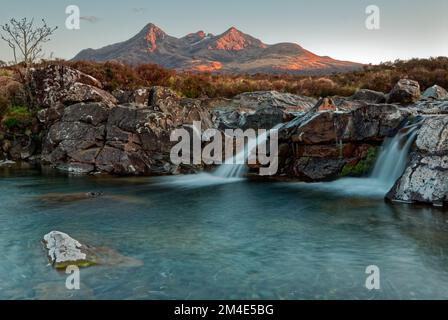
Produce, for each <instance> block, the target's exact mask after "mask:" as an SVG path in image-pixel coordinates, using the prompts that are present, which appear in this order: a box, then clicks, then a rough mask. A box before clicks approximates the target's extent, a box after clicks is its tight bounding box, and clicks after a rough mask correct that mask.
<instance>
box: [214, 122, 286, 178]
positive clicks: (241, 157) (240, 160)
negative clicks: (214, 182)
mask: <svg viewBox="0 0 448 320" xmlns="http://www.w3.org/2000/svg"><path fill="white" fill-rule="evenodd" d="M282 125H283V124H279V125H277V126H275V127H274V128H272V129H271V130H278V129H279V128H280V127H281V126H282ZM269 134H270V130H266V132H265V133H263V134H260V135H259V136H258V137H256V138H255V139H250V140H249V141H248V142H247V145H245V147H243V148H242V150H241V151H240V152H238V153H237V154H236V155H235V156H233V157H232V158H230V159H227V160H226V163H224V164H222V165H221V166H220V167H219V168H218V169H217V170H215V172H214V173H213V175H215V176H218V177H222V178H241V177H243V176H244V175H245V174H246V173H247V171H248V167H247V165H246V162H247V160H248V158H249V155H250V154H251V153H252V152H253V151H255V149H256V148H257V147H258V146H259V145H260V144H262V143H265V142H266V141H267V140H268V138H269Z"/></svg>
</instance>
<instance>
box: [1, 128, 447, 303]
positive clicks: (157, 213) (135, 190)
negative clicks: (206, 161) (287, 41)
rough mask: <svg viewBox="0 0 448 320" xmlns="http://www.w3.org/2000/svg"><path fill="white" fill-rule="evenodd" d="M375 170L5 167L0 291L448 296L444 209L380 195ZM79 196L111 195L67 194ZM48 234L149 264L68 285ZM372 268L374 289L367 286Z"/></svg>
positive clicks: (96, 272) (74, 295) (383, 182)
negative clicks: (255, 174)
mask: <svg viewBox="0 0 448 320" xmlns="http://www.w3.org/2000/svg"><path fill="white" fill-rule="evenodd" d="M408 132H409V134H406V137H405V136H403V137H402V138H400V139H401V140H402V142H403V143H401V144H400V145H401V148H407V147H408V146H407V143H406V142H407V139H412V138H413V137H412V132H413V131H412V130H409V131H408ZM394 143H395V142H394V141H393V140H392V141H390V142H388V144H386V146H389V147H386V148H385V150H384V151H383V152H382V154H381V156H380V157H379V159H382V160H381V161H386V162H387V161H388V160H387V159H388V157H389V156H388V155H387V153H388V152H389V151H390V150H388V148H390V146H392V145H394ZM402 151H403V152H407V151H406V150H405V149H403V150H402ZM391 157H392V158H393V157H395V156H391ZM379 161H380V160H379ZM383 169H384V170H386V169H387V170H391V172H393V171H394V170H395V168H392V166H391V167H390V168H389V167H388V166H383ZM397 170H398V169H397ZM380 171H381V170H380ZM380 173H381V172H380ZM380 173H379V172H378V171H376V173H375V174H374V175H373V176H372V177H371V178H369V179H343V180H339V181H336V182H332V183H316V184H304V183H268V182H255V181H250V180H245V179H243V178H242V177H233V178H223V177H221V176H219V175H217V174H216V173H214V174H207V173H203V174H199V175H195V176H180V177H160V178H112V177H107V178H105V177H92V176H89V177H81V176H66V175H62V174H58V173H56V172H53V171H46V172H41V171H39V170H13V169H8V168H0V177H1V178H0V190H1V192H0V203H1V206H0V251H1V253H2V254H1V260H0V299H417V298H420V299H447V298H448V289H447V286H446V284H447V283H448V216H447V215H446V213H445V212H443V211H442V210H441V209H432V208H429V207H416V206H410V205H404V204H399V205H389V204H387V203H385V202H384V200H383V199H384V195H385V193H386V192H387V190H388V188H389V187H390V185H389V184H390V182H388V181H387V179H382V178H381V174H380ZM80 192H83V193H85V192H103V193H104V195H103V196H102V197H99V198H94V199H87V200H79V199H78V200H76V199H73V201H70V200H71V199H70V198H66V199H59V198H58V195H60V194H71V193H75V194H77V193H80ZM57 199H59V200H57ZM55 200H56V201H55ZM62 200H64V201H62ZM52 230H58V231H63V232H66V233H68V234H70V235H71V236H73V237H74V238H76V239H78V240H79V241H81V242H84V243H88V244H90V245H93V246H100V247H103V246H105V247H110V248H112V249H114V250H116V251H118V252H119V253H121V254H123V255H126V256H129V257H132V258H134V259H137V260H139V261H141V263H137V264H135V265H127V266H115V267H112V266H95V267H91V268H87V269H81V290H79V291H68V290H67V289H66V288H65V280H66V276H67V275H66V274H65V273H64V272H58V271H55V270H54V269H53V268H52V267H51V266H49V265H48V260H47V257H46V253H45V252H44V250H43V247H42V244H41V243H40V240H41V239H42V237H43V235H44V234H46V233H48V232H49V231H52ZM370 265H376V266H378V267H379V268H380V271H381V274H380V276H381V290H379V291H368V290H367V289H366V288H365V281H366V277H367V275H366V274H365V270H366V267H367V266H370Z"/></svg>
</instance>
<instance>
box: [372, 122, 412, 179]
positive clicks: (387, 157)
mask: <svg viewBox="0 0 448 320" xmlns="http://www.w3.org/2000/svg"><path fill="white" fill-rule="evenodd" d="M419 127H420V123H419V122H417V123H414V124H408V125H406V126H405V127H404V128H402V129H401V130H400V131H399V132H398V133H397V134H396V135H395V137H393V138H391V139H388V140H387V141H386V142H385V143H384V146H383V150H382V151H381V153H380V155H379V157H378V160H377V161H376V164H375V167H374V169H373V172H372V175H371V178H372V179H375V180H378V181H379V182H381V183H383V184H385V185H388V186H390V187H392V186H393V185H394V184H395V182H396V181H397V180H398V179H399V178H400V176H401V175H402V174H403V172H404V170H405V168H406V164H407V160H408V155H409V151H410V149H411V147H412V144H413V143H414V140H415V137H416V136H417V132H418V129H419Z"/></svg>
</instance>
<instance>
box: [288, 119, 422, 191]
mask: <svg viewBox="0 0 448 320" xmlns="http://www.w3.org/2000/svg"><path fill="white" fill-rule="evenodd" d="M419 127H420V123H415V124H408V125H407V126H405V127H404V128H402V129H401V130H400V131H399V132H398V133H397V134H396V135H395V137H393V138H391V139H388V140H387V141H386V142H385V143H384V145H383V148H382V151H381V153H380V155H379V157H378V159H377V161H376V164H375V167H374V170H373V172H372V174H371V175H370V177H368V178H344V179H339V180H336V181H332V182H320V183H294V184H292V185H293V186H296V187H298V188H306V189H313V190H319V191H323V192H329V193H332V194H334V193H339V194H343V195H345V196H350V197H353V196H360V197H378V198H384V196H385V195H386V193H387V192H389V191H390V189H391V188H392V187H393V185H394V184H395V182H396V181H397V180H398V179H399V178H400V176H401V175H402V174H403V172H404V170H405V168H406V165H407V160H408V156H409V151H410V149H411V147H412V144H413V143H414V141H415V137H416V135H417V133H418V129H419Z"/></svg>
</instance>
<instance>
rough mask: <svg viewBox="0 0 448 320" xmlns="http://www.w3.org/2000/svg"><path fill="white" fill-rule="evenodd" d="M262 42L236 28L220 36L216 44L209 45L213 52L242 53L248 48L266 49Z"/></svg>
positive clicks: (215, 41)
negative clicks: (241, 51)
mask: <svg viewBox="0 0 448 320" xmlns="http://www.w3.org/2000/svg"><path fill="white" fill-rule="evenodd" d="M266 47H267V45H265V44H264V43H263V42H261V41H260V40H258V39H256V38H254V37H252V36H250V35H248V34H245V33H244V32H242V31H240V30H238V29H237V28H235V27H231V28H229V29H228V30H227V31H225V32H224V33H222V34H221V35H219V36H216V39H215V40H214V43H212V44H210V45H209V49H211V50H227V51H240V50H244V49H247V48H266Z"/></svg>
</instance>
